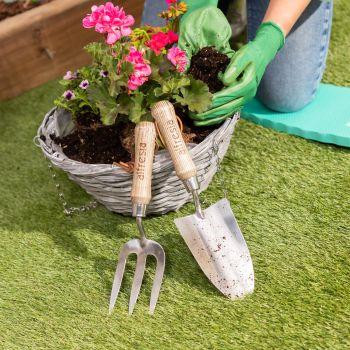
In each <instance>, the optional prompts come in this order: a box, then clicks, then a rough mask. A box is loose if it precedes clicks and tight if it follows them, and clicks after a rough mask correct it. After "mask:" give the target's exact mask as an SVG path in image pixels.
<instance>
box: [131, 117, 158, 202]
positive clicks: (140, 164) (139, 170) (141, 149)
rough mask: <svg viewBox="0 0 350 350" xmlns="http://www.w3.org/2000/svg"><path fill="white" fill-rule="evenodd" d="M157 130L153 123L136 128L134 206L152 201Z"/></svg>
mask: <svg viewBox="0 0 350 350" xmlns="http://www.w3.org/2000/svg"><path fill="white" fill-rule="evenodd" d="M155 141H156V129H155V127H154V123H152V122H140V123H139V124H137V125H136V127H135V165H134V176H133V181H132V189H131V200H132V202H133V203H134V204H148V203H149V202H150V200H151V182H152V165H153V157H154V146H155Z"/></svg>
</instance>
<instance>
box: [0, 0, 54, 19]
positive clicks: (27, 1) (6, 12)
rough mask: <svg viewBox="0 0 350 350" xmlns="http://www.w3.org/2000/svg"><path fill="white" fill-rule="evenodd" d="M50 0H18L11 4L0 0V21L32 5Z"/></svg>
mask: <svg viewBox="0 0 350 350" xmlns="http://www.w3.org/2000/svg"><path fill="white" fill-rule="evenodd" d="M51 1H53V0H40V1H32V0H18V1H16V2H14V3H12V4H6V3H4V2H3V1H1V0H0V21H2V20H3V19H5V18H7V17H12V16H15V15H18V14H20V13H22V12H24V11H27V10H30V9H32V8H34V7H38V6H40V5H43V4H46V3H48V2H51Z"/></svg>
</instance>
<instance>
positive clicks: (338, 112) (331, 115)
mask: <svg viewBox="0 0 350 350" xmlns="http://www.w3.org/2000/svg"><path fill="white" fill-rule="evenodd" d="M242 117H243V118H244V119H247V120H250V121H252V122H254V123H257V124H260V125H262V126H265V127H268V128H272V129H275V130H278V131H284V132H287V133H288V134H291V135H297V136H301V137H304V138H306V139H310V140H316V141H320V142H324V143H333V144H336V145H339V146H345V147H350V88H347V87H339V86H334V85H330V84H321V86H320V87H319V89H318V91H317V96H316V97H315V99H314V100H313V101H312V102H311V103H310V104H309V105H307V106H306V107H305V108H303V109H302V110H300V111H297V112H293V113H279V112H274V111H272V110H270V109H268V108H267V107H265V106H264V105H263V104H262V103H261V102H259V101H258V100H257V99H254V100H252V101H251V102H250V103H248V104H247V105H246V106H245V108H244V109H243V113H242Z"/></svg>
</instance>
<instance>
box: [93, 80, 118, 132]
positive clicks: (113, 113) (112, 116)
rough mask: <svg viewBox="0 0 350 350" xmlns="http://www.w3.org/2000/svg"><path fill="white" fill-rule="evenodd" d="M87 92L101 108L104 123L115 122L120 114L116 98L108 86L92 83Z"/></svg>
mask: <svg viewBox="0 0 350 350" xmlns="http://www.w3.org/2000/svg"><path fill="white" fill-rule="evenodd" d="M87 93H88V98H89V101H90V102H91V103H92V104H95V105H96V106H97V108H98V109H99V111H100V115H101V121H102V123H103V124H104V125H111V124H114V123H115V120H116V118H117V116H118V111H117V104H116V100H115V98H114V97H112V96H110V95H109V92H108V89H107V87H106V86H105V85H103V84H99V85H95V86H94V85H90V87H89V89H88V90H87Z"/></svg>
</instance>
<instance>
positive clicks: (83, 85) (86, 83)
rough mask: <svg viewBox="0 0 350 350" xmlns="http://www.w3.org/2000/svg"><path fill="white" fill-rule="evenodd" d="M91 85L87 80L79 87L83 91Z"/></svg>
mask: <svg viewBox="0 0 350 350" xmlns="http://www.w3.org/2000/svg"><path fill="white" fill-rule="evenodd" d="M89 85H90V84H89V81H88V80H86V79H85V80H83V81H82V82H81V83H80V84H79V87H80V88H82V89H83V90H86V89H87V88H88V87H89Z"/></svg>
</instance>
